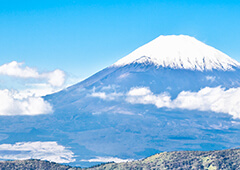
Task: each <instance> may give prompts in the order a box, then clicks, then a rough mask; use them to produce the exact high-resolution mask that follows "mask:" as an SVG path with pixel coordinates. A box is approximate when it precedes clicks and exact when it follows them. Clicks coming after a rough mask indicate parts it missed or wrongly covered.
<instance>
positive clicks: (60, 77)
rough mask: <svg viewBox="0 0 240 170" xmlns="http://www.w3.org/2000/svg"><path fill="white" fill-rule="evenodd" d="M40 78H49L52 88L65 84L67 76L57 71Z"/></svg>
mask: <svg viewBox="0 0 240 170" xmlns="http://www.w3.org/2000/svg"><path fill="white" fill-rule="evenodd" d="M40 77H43V78H47V79H48V82H49V83H50V84H51V85H52V86H56V87H60V86H62V85H63V84H64V82H65V74H64V72H63V71H61V70H59V69H57V70H54V71H53V72H49V73H43V74H42V75H41V76H40Z"/></svg>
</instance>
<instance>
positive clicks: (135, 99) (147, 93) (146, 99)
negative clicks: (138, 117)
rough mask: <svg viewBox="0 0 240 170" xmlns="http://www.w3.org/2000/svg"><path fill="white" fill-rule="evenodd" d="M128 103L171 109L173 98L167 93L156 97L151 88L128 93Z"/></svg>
mask: <svg viewBox="0 0 240 170" xmlns="http://www.w3.org/2000/svg"><path fill="white" fill-rule="evenodd" d="M126 101H127V102H129V103H133V104H134V103H140V104H154V105H156V106H157V107H159V108H160V107H169V106H170V103H171V98H170V96H169V95H168V94H167V93H162V94H158V95H154V94H153V93H152V92H151V90H150V89H149V88H146V87H137V88H132V89H131V90H130V91H129V92H128V93H127V98H126Z"/></svg>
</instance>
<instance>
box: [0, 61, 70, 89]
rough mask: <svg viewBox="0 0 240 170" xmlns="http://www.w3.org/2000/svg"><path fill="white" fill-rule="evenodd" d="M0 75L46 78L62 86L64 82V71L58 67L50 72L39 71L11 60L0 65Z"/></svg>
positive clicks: (52, 83) (53, 83) (53, 84)
mask: <svg viewBox="0 0 240 170" xmlns="http://www.w3.org/2000/svg"><path fill="white" fill-rule="evenodd" d="M0 75H7V76H13V77H18V78H25V79H28V78H34V79H46V80H47V81H48V83H49V84H51V85H52V86H57V87H58V86H62V85H63V83H64V82H65V73H64V72H63V71H61V70H59V69H56V70H54V71H52V72H45V73H39V72H38V71H37V70H36V69H34V68H30V67H27V66H25V67H24V63H18V62H16V61H12V62H10V63H6V64H3V65H1V66H0Z"/></svg>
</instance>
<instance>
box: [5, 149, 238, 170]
mask: <svg viewBox="0 0 240 170" xmlns="http://www.w3.org/2000/svg"><path fill="white" fill-rule="evenodd" d="M0 169H5V170H10V169H25V170H33V169H38V170H45V169H46V170H47V169H52V170H78V169H81V168H80V167H71V166H65V165H61V164H57V163H53V162H48V161H41V160H25V161H2V162H0ZM84 169H86V170H102V169H104V170H113V169H116V170H117V169H118V170H122V169H132V170H133V169H134V170H138V169H141V170H148V169H161V170H162V169H197V170H199V169H209V170H210V169H211V170H214V169H216V170H217V169H224V170H227V169H229V170H232V169H236V170H237V169H240V149H228V150H221V151H176V152H163V153H159V154H156V155H153V156H150V157H148V158H146V159H143V160H138V161H132V162H125V163H107V164H101V165H97V166H94V167H90V168H84Z"/></svg>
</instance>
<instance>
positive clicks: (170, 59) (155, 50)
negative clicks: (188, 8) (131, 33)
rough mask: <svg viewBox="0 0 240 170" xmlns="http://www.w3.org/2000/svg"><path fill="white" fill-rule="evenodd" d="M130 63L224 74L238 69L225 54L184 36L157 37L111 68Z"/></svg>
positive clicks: (236, 63) (239, 64)
mask: <svg viewBox="0 0 240 170" xmlns="http://www.w3.org/2000/svg"><path fill="white" fill-rule="evenodd" d="M133 63H143V64H148V63H150V64H154V65H157V66H161V67H170V68H173V69H190V70H199V71H204V70H213V69H217V70H224V71H225V70H234V67H240V63H238V62H237V61H235V60H234V59H232V58H230V57H229V56H228V55H226V54H224V53H222V52H221V51H219V50H217V49H215V48H213V47H211V46H208V45H206V44H204V43H202V42H200V41H198V40H197V39H195V38H194V37H190V36H187V35H168V36H163V35H162V36H159V37H158V38H156V39H154V40H153V41H151V42H149V43H147V44H145V45H143V46H142V47H140V48H138V49H136V50H135V51H133V52H132V53H130V54H129V55H127V56H125V57H124V58H122V59H120V60H118V61H117V62H116V63H115V64H113V66H117V67H119V66H124V65H128V64H133Z"/></svg>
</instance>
